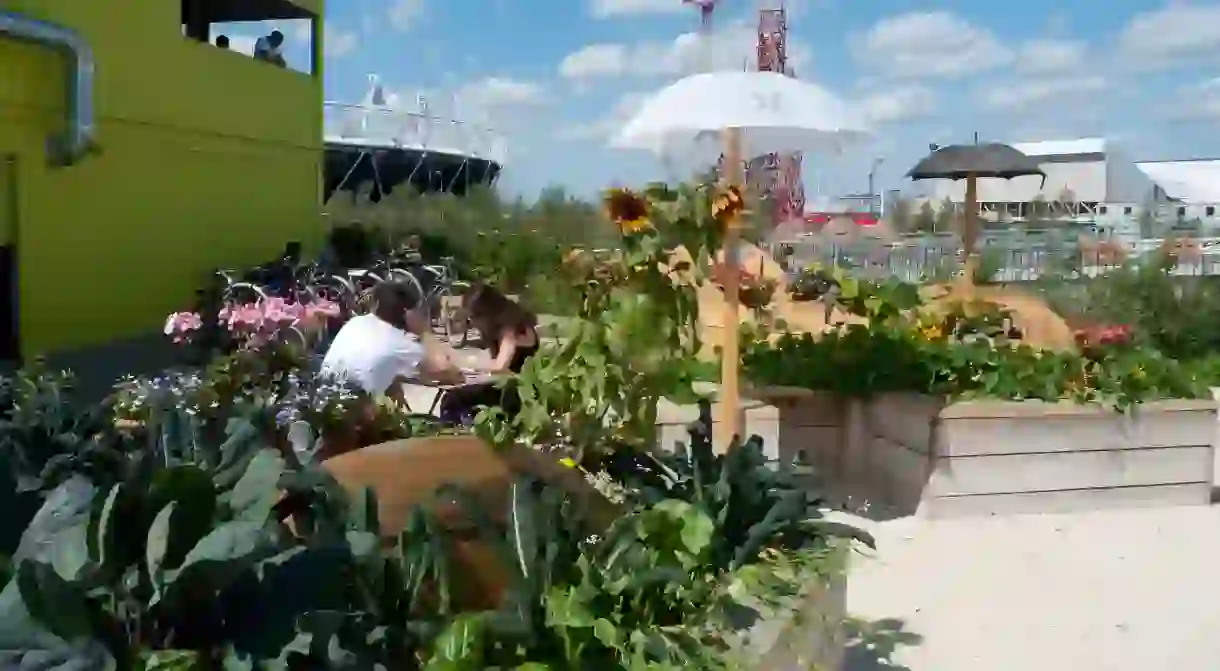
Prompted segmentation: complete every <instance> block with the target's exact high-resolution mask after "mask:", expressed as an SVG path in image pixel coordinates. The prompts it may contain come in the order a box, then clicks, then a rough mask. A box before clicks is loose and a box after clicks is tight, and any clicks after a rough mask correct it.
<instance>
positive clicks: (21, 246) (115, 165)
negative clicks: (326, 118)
mask: <svg viewBox="0 0 1220 671" xmlns="http://www.w3.org/2000/svg"><path fill="white" fill-rule="evenodd" d="M302 4H305V3H302ZM308 4H310V5H313V6H315V8H317V9H320V7H316V5H318V4H319V0H309V3H308ZM0 10H7V11H15V12H20V13H22V14H25V15H27V16H30V17H31V18H39V19H43V20H46V21H50V22H53V23H58V24H61V25H64V26H67V27H70V28H73V29H75V30H76V31H78V32H79V33H80V34H82V35H83V36H84V37H85V38H86V39H87V40H88V41H89V42H90V44H91V45H92V46H93V49H94V55H95V57H96V59H97V83H96V90H95V96H94V104H95V109H96V111H97V123H98V132H97V139H98V144H99V146H100V148H101V152H100V153H99V154H96V155H91V156H88V157H86V158H84V159H83V160H82V161H81V162H80V163H79V164H77V165H74V166H71V167H66V168H58V167H51V166H48V164H47V160H46V155H45V150H44V146H45V139H46V137H47V136H48V135H50V134H53V133H58V132H62V130H63V129H64V127H65V125H64V124H65V114H64V110H63V106H64V90H65V79H64V77H65V73H66V72H67V70H66V69H65V66H64V62H63V60H62V58H61V57H59V56H58V55H57V54H56V53H55V52H53V51H50V50H47V49H45V48H40V47H38V46H34V45H27V44H23V43H20V42H16V41H12V40H5V39H3V38H0V72H3V73H4V75H3V76H0V156H3V155H6V154H7V155H13V156H15V157H16V173H17V184H18V188H17V201H18V202H17V211H18V214H17V226H16V242H17V246H18V254H19V258H20V283H21V286H20V302H21V314H20V323H21V338H22V344H23V347H22V348H23V353H24V354H25V355H26V356H27V357H29V356H32V355H35V354H38V353H42V352H50V351H57V350H62V349H67V348H74V347H79V346H86V345H93V344H98V343H103V342H106V341H110V340H114V339H116V338H120V337H124V336H132V335H138V334H141V333H147V332H149V331H151V330H155V329H159V328H160V326H161V324H162V323H163V321H164V317H165V315H166V314H167V313H168V312H171V311H173V310H175V309H180V308H182V307H185V306H186V304H187V303H188V302H189V301H190V300H191V298H192V297H193V294H194V290H195V288H196V287H198V286H199V284H200V282H201V280H202V279H203V278H205V277H206V275H207V272H208V271H209V269H211V268H215V267H218V266H219V267H226V266H242V265H248V264H252V263H257V262H261V261H265V260H267V259H269V258H271V257H272V256H273V255H274V254H276V253H277V252H278V251H279V250H280V249H282V247H283V245H284V243H285V242H286V241H288V240H290V239H300V240H302V241H304V242H305V243H306V244H307V245H310V246H313V245H317V244H318V243H319V242H320V239H321V236H322V230H321V219H320V215H319V207H318V203H319V202H320V200H321V187H320V184H321V176H320V175H321V160H322V156H323V141H322V83H321V82H322V79H321V72H316V73H315V74H314V75H313V76H310V75H306V74H302V73H299V72H294V71H291V70H282V69H279V68H275V67H270V66H268V65H267V64H265V63H259V62H256V61H254V60H252V59H250V58H247V57H245V56H242V55H241V54H237V53H233V52H227V51H221V50H219V49H216V48H215V47H212V46H210V45H207V44H200V43H198V42H194V41H191V40H188V39H186V38H184V37H183V36H182V30H181V20H180V17H179V15H178V11H179V3H178V2H176V1H175V0H107V1H106V2H83V1H82V0H0ZM318 23H319V24H320V23H321V21H320V20H319V22H318ZM315 32H316V33H321V27H320V26H319V27H318V30H317V31H315ZM316 48H317V49H320V48H321V45H320V44H318V45H316ZM319 69H320V68H319Z"/></svg>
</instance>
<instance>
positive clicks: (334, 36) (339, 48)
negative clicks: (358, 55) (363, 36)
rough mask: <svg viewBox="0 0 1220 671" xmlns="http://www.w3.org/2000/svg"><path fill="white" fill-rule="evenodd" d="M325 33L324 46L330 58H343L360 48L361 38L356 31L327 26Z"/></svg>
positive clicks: (323, 37)
mask: <svg viewBox="0 0 1220 671" xmlns="http://www.w3.org/2000/svg"><path fill="white" fill-rule="evenodd" d="M323 31H324V34H323V36H322V46H323V48H325V49H326V56H327V57H328V58H343V57H344V56H347V55H348V54H350V53H352V52H353V51H355V50H356V47H358V46H360V36H359V35H358V34H357V33H356V31H354V30H343V29H342V28H336V27H332V26H330V25H327V26H326V27H325V28H323Z"/></svg>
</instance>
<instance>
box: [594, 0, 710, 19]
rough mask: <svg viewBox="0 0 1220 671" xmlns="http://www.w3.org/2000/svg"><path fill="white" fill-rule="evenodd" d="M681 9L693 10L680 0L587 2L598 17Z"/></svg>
mask: <svg viewBox="0 0 1220 671" xmlns="http://www.w3.org/2000/svg"><path fill="white" fill-rule="evenodd" d="M683 11H693V10H692V9H690V8H689V6H688V5H686V4H685V3H683V2H681V1H680V0H592V2H590V3H589V12H590V13H591V14H593V16H594V17H596V18H599V19H605V18H609V17H612V16H634V15H641V14H644V15H647V14H654V15H655V14H677V13H679V12H683Z"/></svg>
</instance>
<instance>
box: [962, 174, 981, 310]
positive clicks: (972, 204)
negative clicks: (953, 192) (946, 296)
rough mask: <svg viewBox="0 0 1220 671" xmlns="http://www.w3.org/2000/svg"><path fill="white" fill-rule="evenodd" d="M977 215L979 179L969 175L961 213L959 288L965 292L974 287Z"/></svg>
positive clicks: (977, 228) (976, 263)
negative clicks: (960, 272)
mask: <svg viewBox="0 0 1220 671" xmlns="http://www.w3.org/2000/svg"><path fill="white" fill-rule="evenodd" d="M978 214H979V179H978V177H977V176H975V175H973V174H970V175H967V176H966V204H965V211H964V212H962V257H963V259H964V263H963V267H962V276H961V278H960V283H959V286H960V287H961V288H962V289H964V290H965V291H970V289H972V288H973V287H974V273H975V271H976V269H977V268H978V257H977V256H976V255H975V251H974V248H975V245H976V244H977V242H978V230H979V222H978Z"/></svg>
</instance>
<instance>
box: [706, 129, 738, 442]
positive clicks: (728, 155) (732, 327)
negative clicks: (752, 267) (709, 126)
mask: <svg viewBox="0 0 1220 671" xmlns="http://www.w3.org/2000/svg"><path fill="white" fill-rule="evenodd" d="M724 167H725V171H724V174H723V179H724V180H725V183H726V185H728V186H736V187H739V188H740V187H741V185H742V182H744V181H745V179H744V175H742V157H741V129H740V128H729V129H727V130H725V131H724ZM740 226H741V222H740V221H738V218H737V217H736V216H734V217H732V218H730V219H729V221H727V222H726V223H725V235H724V268H725V274H726V277H725V278H724V346H723V352H722V354H723V360H722V361H721V364H720V405H719V409H720V416H719V417H717V418H715V420H716V421H715V424H714V429H716V430H714V431H713V432H712V440H713V444H714V445H715V446H716V447H717V448H718V449H720V450H725V451H727V450H728V449H729V445H730V444H731V443H732V441H733V436H738V435H741V421H740V420H741V418H740V414H739V413H740V410H739V409H740V407H741V398H740V396H741V392H740V387H739V386H738V373H739V370H740V366H741V348H740V343H739V342H738V332H737V331H738V328H739V326H740V324H741V321H740V320H741V318H740V316H739V313H740V305H741V296H740V291H741V283H740V279H741V259H740V258H739V256H740V250H739V249H738V247H739V246H740V241H741V228H740Z"/></svg>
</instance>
